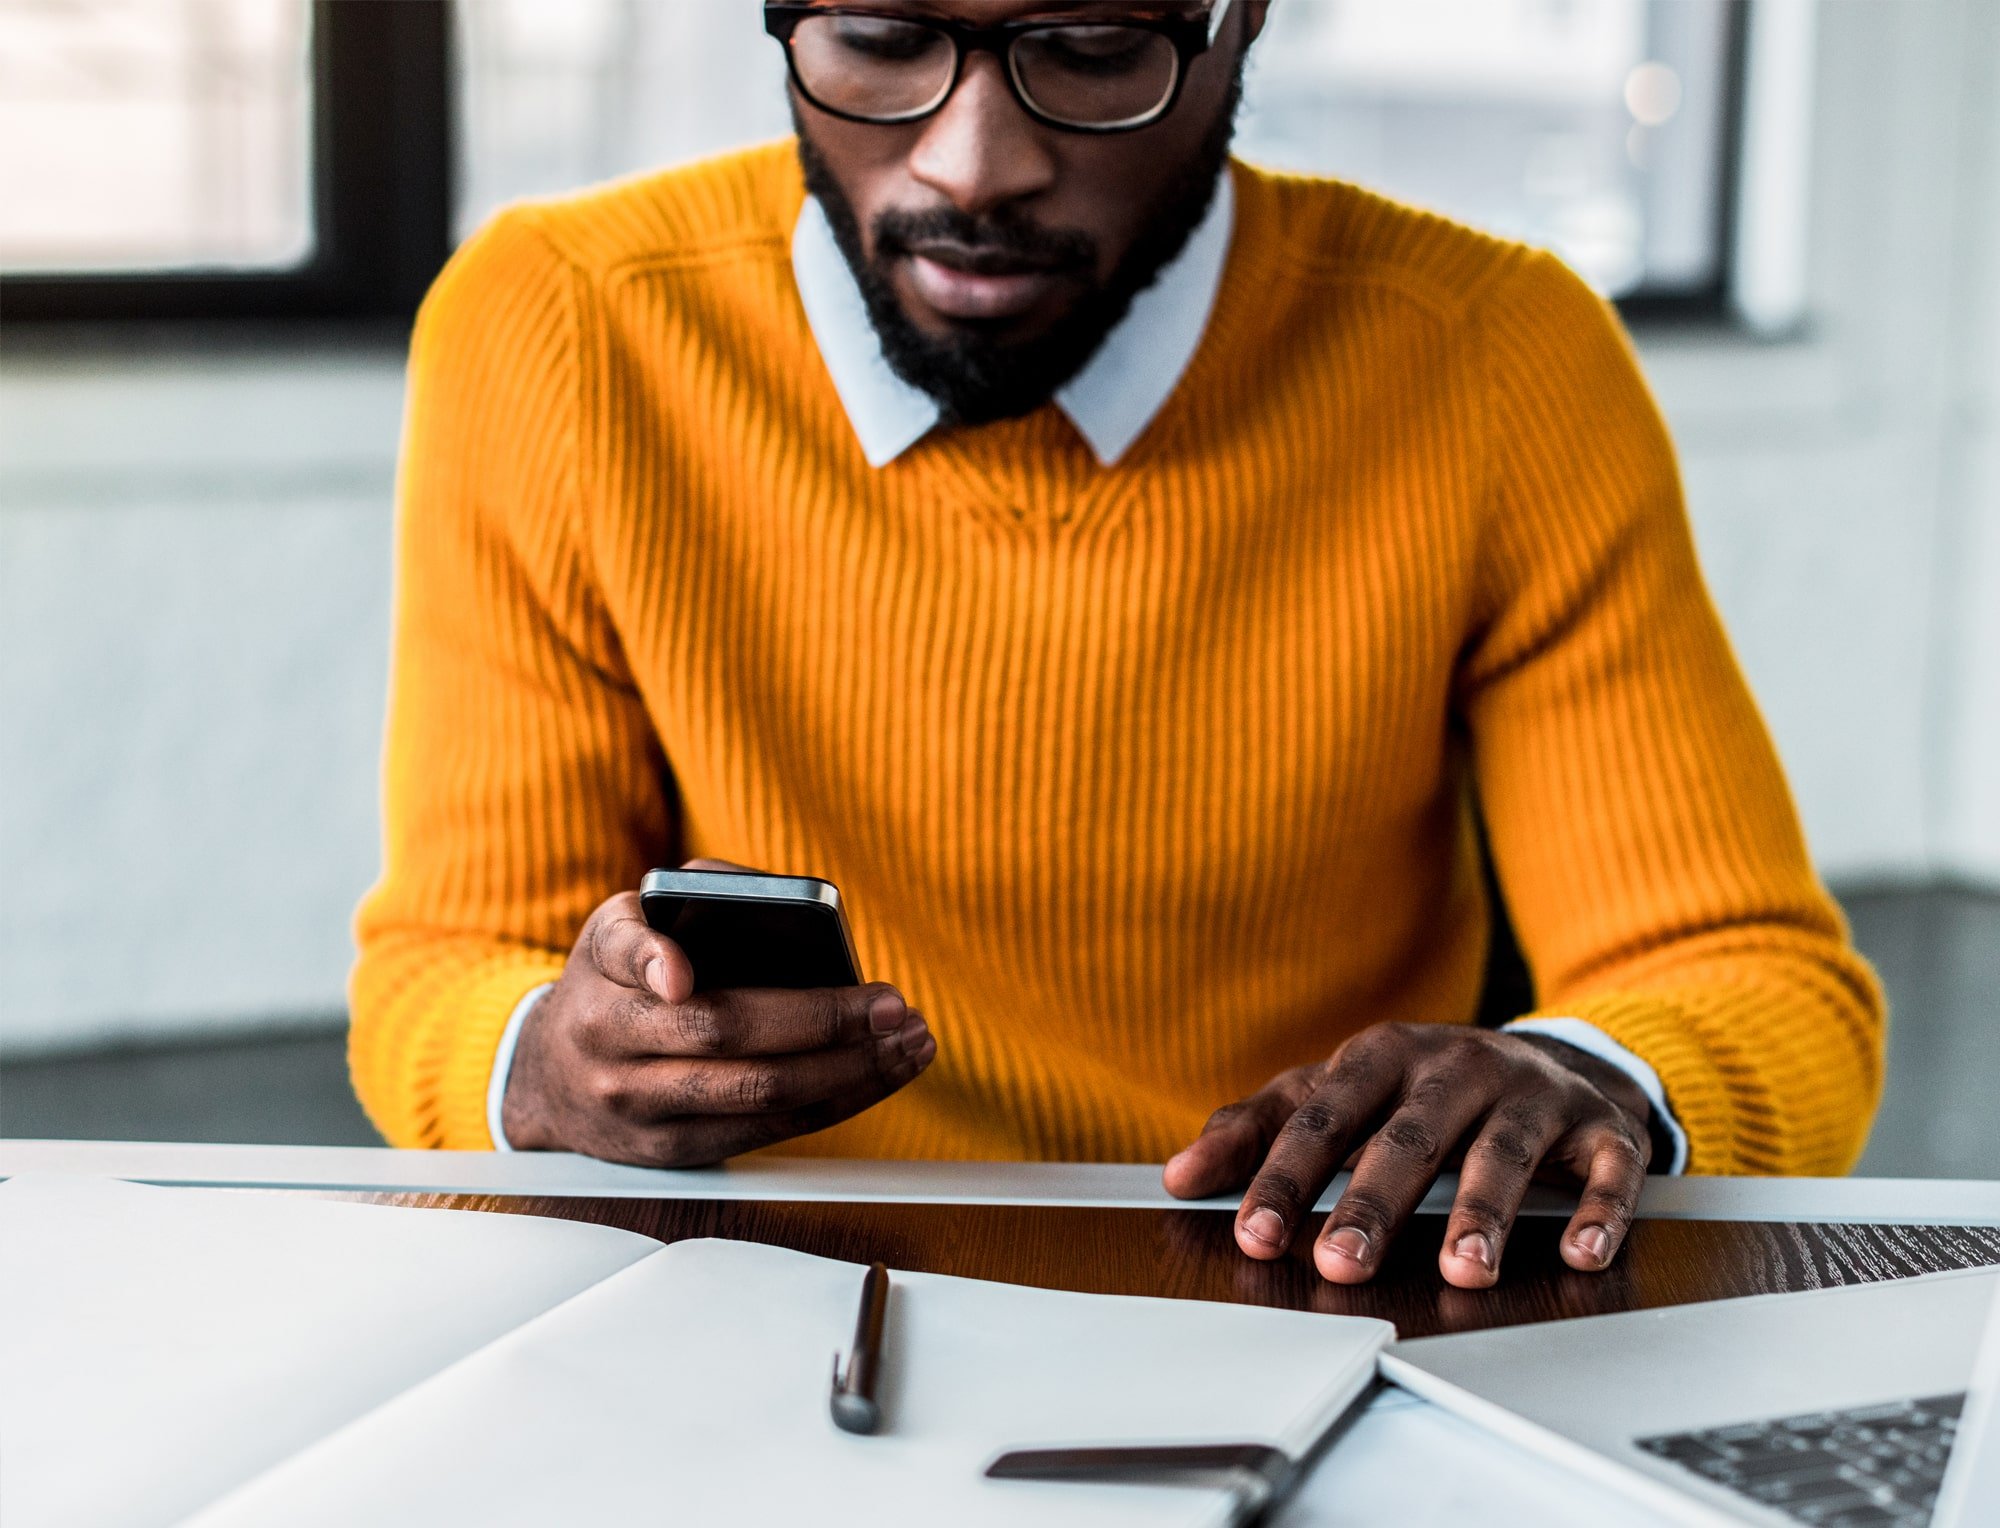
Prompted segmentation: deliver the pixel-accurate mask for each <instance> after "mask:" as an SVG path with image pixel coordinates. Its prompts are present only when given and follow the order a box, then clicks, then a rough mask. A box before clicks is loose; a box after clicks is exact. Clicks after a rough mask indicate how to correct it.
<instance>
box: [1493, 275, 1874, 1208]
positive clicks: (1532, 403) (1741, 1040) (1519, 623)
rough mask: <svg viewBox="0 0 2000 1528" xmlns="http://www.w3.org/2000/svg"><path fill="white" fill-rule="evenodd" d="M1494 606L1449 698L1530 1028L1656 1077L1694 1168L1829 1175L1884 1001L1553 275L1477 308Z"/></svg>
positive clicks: (1675, 490) (1616, 336) (1847, 1134)
mask: <svg viewBox="0 0 2000 1528" xmlns="http://www.w3.org/2000/svg"><path fill="white" fill-rule="evenodd" d="M1480 328H1481V331H1482V336H1481V337H1482V342H1483V346H1484V352H1485V364H1486V375H1487V389H1486V396H1487V400H1488V401H1487V421H1486V424H1487V431H1488V438H1489V441H1490V446H1489V457H1488V488H1487V500H1486V503H1485V505H1484V514H1483V519H1482V522H1481V543H1480V554H1481V565H1480V578H1481V587H1482V596H1481V606H1482V608H1481V611H1480V616H1479V620H1478V623H1477V626H1476V629H1475V631H1474V634H1473V638H1472V641H1471V643H1470V644H1469V646H1468V648H1467V651H1466V654H1465V657H1464V662H1463V664H1462V666H1461V671H1460V677H1461V694H1460V704H1461V707H1462V710H1463V714H1464V718H1465V721H1466V725H1467V728H1468V730H1469V733H1470V735H1471V739H1472V757H1473V765H1474V771H1475V777H1476V780H1477V786H1478V790H1479V794H1480V800H1481V805H1482V808H1483V810H1484V812H1485V814H1486V818H1487V828H1488V833H1489V837H1490V841H1491V844H1492V848H1493V855H1494V864H1495V869H1496V871H1497V873H1498V876H1499V880H1500V883H1501V886H1502V889H1503V891H1504V894H1505V896H1506V898H1507V903H1508V908H1509V911H1510V913H1511V915H1512V917H1513V920H1514V923H1515V927H1516V929H1517V932H1518V933H1519V936H1520V939H1521V944H1522V949H1523V952H1524V953H1525V955H1526V956H1527V959H1528V963H1529V966H1530V968H1531V970H1532V971H1533V974H1534V978H1535V990H1536V1001H1537V1003H1538V1005H1539V1014H1540V1015H1546V1016H1558V1015H1560V1016H1569V1017H1575V1018H1579V1019H1582V1020H1584V1021H1586V1022H1587V1023H1590V1024H1593V1025H1595V1026H1597V1027H1598V1028H1599V1029H1601V1030H1602V1031H1604V1032H1605V1033H1606V1034H1608V1035H1610V1036H1611V1038H1612V1039H1614V1040H1616V1041H1617V1042H1618V1043H1619V1044H1621V1045H1623V1046H1625V1047H1626V1048H1627V1049H1629V1050H1631V1051H1632V1052H1633V1053H1635V1054H1636V1055H1638V1056H1640V1057H1642V1058H1643V1059H1644V1060H1645V1061H1647V1062H1648V1063H1650V1064H1651V1065H1652V1067H1653V1068H1654V1069H1655V1070H1656V1071H1657V1072H1658V1073H1659V1075H1660V1078H1661V1080H1662V1081H1663V1083H1664V1085H1665V1089H1666V1094H1667V1098H1668V1101H1669V1103H1670V1105H1671V1107H1672V1109H1673V1111H1674V1113H1675V1114H1676V1115H1677V1116H1678V1117H1679V1119H1680V1121H1681V1124H1682V1125H1683V1126H1684V1127H1685V1129H1686V1131H1687V1134H1688V1138H1689V1145H1690V1160H1689V1164H1688V1166H1689V1170H1690V1171H1692V1172H1697V1173H1777V1174H1805V1173H1833V1172H1844V1171H1846V1170H1847V1169H1849V1168H1850V1167H1851V1166H1852V1165H1853V1163H1854V1161H1855V1159H1856V1158H1857V1157H1858V1156H1859V1155H1860V1152H1861V1148H1862V1146H1863V1144H1864V1143H1865V1141H1866V1139H1867V1134H1868V1126H1869V1123H1870V1121H1871V1119H1872V1118H1873V1115H1874V1110H1875V1105H1876V1101H1877V1098H1878V1095H1879V1092H1880V1088H1881V1079H1882V1047H1883V1031H1884V1022H1885V1021H1884V1012H1883V1002H1882V996H1881V992H1880V989H1879V987H1878V986H1877V984H1876V981H1875V979H1874V976H1873V974H1872V973H1871V972H1870V970H1869V969H1868V967H1867V965H1866V963H1865V962H1863V961H1862V960H1861V958H1860V957H1859V956H1858V955H1857V954H1856V953H1855V952H1854V950H1853V949H1852V948H1851V947H1850V945H1849V943H1848V940H1847V936H1846V929H1845V925H1844V924H1843V922H1842V919H1841V916H1840V913H1839V910H1838V908H1837V907H1836V906H1835V905H1834V903H1833V902H1832V900H1831V899H1830V898H1829V897H1828V895H1827V893H1826V891H1825V889H1824V888H1823V887H1822V886H1821V885H1820V883H1819V881H1818V880H1817V878H1816V877H1815V875H1814V873H1813V870H1812V866H1811V863H1810V861H1809V860H1808V858H1807V854H1806V847H1805V843H1804V837H1803V834H1802V833H1801V831H1800V827H1799V823H1798V819H1797V814H1796V811H1795V809H1794V807H1793V804H1792V801H1791V797H1790V794H1789V791H1788V790H1787V787H1786V784H1785V780H1784V777H1783V774H1782V773H1781V771H1780V769H1779V765H1778V760H1777V757H1776V753H1775V751H1774V749H1773V747H1772V744H1771V740H1770V738H1769V735H1768V734H1767V732H1766V731H1765V728H1764V725H1763V721H1762V719H1761V717H1760V716H1759V714H1758V711H1757V708H1756V704H1755V702H1754V701H1753V700H1752V698H1751V695H1750V691H1749V688H1748V686H1747V685H1746V683H1745V682H1744V678H1743V675H1742V673H1741V671H1740V670H1739V668H1738V666H1737V663H1736V660H1735V657H1734V654H1733V653H1732V651H1731V649H1730V646H1729V642H1728V639H1727V637H1726V636H1725V635H1724V633H1723V630H1722V626H1721V623H1720V621H1719V620H1718V618H1717V615H1716V612H1715V610H1714V607H1713V605H1712V604H1711V603H1710V600H1709V597H1708V593H1707V591H1706V589H1705V587H1704V586H1703V583H1702V578H1701V574H1700V570H1699V568H1698V566H1697V564H1696V559H1695V552H1694V547H1693V543H1692V538H1691V536H1690V532H1689V527H1688V523H1687V515H1686V510H1685V508H1684V505H1683V502H1682V496H1681V488H1680V482H1679V476H1678V472H1677V469H1676V466H1675V462H1674V456H1673V448H1672V445H1671V443H1670V442H1669V440H1668V438H1667V434H1666V430H1665V426H1664V424H1663V423H1662V421H1661V419H1660V417H1659V414H1658V411H1657V409H1656V408H1655V406H1654V404H1653V401H1652V399H1651V397H1650V395H1649V394H1648V392H1647V389H1646V386H1645V383H1644V381H1643V380H1642V378H1641V376H1640V374H1639V369H1638V365H1637V361H1636V359H1635V357H1634V356H1633V354H1632V352H1631V349H1630V346H1629V345H1628V343H1627V342H1626V339H1625V336H1624V334H1623V331H1622V330H1621V328H1620V327H1619V325H1618V322H1617V319H1616V318H1615V316H1614V315H1613V314H1612V312H1611V310H1610V309H1609V308H1608V306H1607V305H1605V304H1604V303H1603V302H1601V301H1600V300H1599V299H1598V298H1597V297H1596V296H1595V295H1593V294H1592V293H1591V292H1590V291H1589V290H1588V289H1587V288H1586V287H1584V286H1583V284H1582V283H1581V282H1580V281H1578V280H1577V279H1576V278H1575V277H1574V276H1572V275H1571V274H1570V273H1569V272H1568V271H1567V270H1565V269H1564V268H1563V267H1562V266H1561V265H1560V264H1559V263H1558V262H1556V261H1555V260H1553V259H1551V258H1549V257H1547V256H1534V257H1531V258H1528V259H1526V260H1524V261H1523V263H1522V264H1521V265H1520V266H1519V267H1518V268H1516V269H1515V270H1514V271H1513V272H1512V273H1511V274H1510V275H1508V276H1507V277H1505V278H1503V279H1502V280H1501V282H1500V283H1499V284H1498V285H1497V286H1496V288H1495V289H1494V290H1493V291H1492V292H1491V293H1489V295H1488V296H1487V298H1486V299H1485V301H1484V306H1483V310H1482V316H1481V320H1480Z"/></svg>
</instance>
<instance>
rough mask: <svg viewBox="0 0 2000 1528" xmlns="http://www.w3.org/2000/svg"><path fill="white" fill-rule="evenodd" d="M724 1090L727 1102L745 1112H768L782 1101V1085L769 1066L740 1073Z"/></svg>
mask: <svg viewBox="0 0 2000 1528" xmlns="http://www.w3.org/2000/svg"><path fill="white" fill-rule="evenodd" d="M726 1091H727V1094H728V1098H729V1102H730V1103H731V1104H732V1105H734V1106H735V1107H736V1108H737V1109H738V1110H740V1111H741V1112H743V1113H745V1114H768V1113H769V1112H770V1111H771V1110H773V1109H776V1108H778V1107H779V1106H780V1105H782V1104H783V1103H784V1091H785V1090H784V1085H783V1083H782V1082H781V1081H780V1080H779V1078H778V1074H777V1073H776V1072H774V1071H772V1070H771V1069H770V1068H769V1067H762V1066H760V1067H754V1068H752V1069H750V1070H749V1071H746V1072H743V1073H740V1074H739V1075H738V1076H737V1077H736V1078H734V1079H733V1080H732V1081H731V1082H730V1084H729V1087H728V1089H727V1090H726Z"/></svg>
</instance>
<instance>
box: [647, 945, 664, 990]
mask: <svg viewBox="0 0 2000 1528" xmlns="http://www.w3.org/2000/svg"><path fill="white" fill-rule="evenodd" d="M646 985H647V986H648V987H650V988H652V989H653V991H654V992H655V993H657V994H658V995H659V996H660V997H665V996H666V995H667V962H666V958H665V957H664V956H660V955H655V956H654V957H653V958H652V959H651V960H649V961H647V962H646Z"/></svg>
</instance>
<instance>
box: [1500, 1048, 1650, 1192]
mask: <svg viewBox="0 0 2000 1528" xmlns="http://www.w3.org/2000/svg"><path fill="white" fill-rule="evenodd" d="M1500 1033H1501V1034H1503V1035H1506V1034H1528V1035H1547V1036H1548V1037H1549V1038H1550V1039H1551V1040H1560V1041H1562V1043H1563V1044H1565V1045H1573V1046H1575V1047H1576V1048H1577V1049H1578V1050H1580V1051H1585V1052H1587V1053H1588V1054H1590V1055H1593V1056H1595V1057H1596V1058H1597V1059H1598V1060H1599V1061H1604V1062H1608V1063H1609V1064H1610V1065H1612V1066H1615V1067H1617V1068H1618V1070H1619V1071H1621V1072H1623V1073H1624V1074H1625V1075H1626V1076H1627V1077H1630V1078H1631V1079H1632V1081H1633V1083H1634V1084H1635V1085H1636V1086H1637V1087H1638V1089H1639V1091H1640V1092H1641V1093H1644V1094H1645V1095H1646V1102H1647V1103H1648V1104H1650V1105H1652V1109H1653V1117H1654V1118H1655V1119H1657V1120H1658V1121H1659V1122H1660V1126H1661V1128H1662V1129H1664V1130H1665V1131H1666V1133H1667V1139H1668V1140H1670V1141H1672V1142H1673V1145H1674V1151H1673V1156H1672V1158H1671V1159H1670V1160H1669V1161H1668V1163H1667V1172H1668V1174H1669V1175H1670V1176H1672V1177H1676V1178H1677V1177H1679V1176H1680V1175H1681V1174H1682V1173H1684V1172H1686V1171H1687V1160H1688V1138H1687V1132H1686V1131H1685V1130H1683V1129H1681V1122H1680V1121H1679V1120H1677V1119H1675V1118H1674V1111H1673V1110H1671V1109H1669V1108H1668V1107H1667V1090H1666V1089H1665V1088H1663V1087H1661V1086H1660V1074H1659V1073H1658V1072H1656V1071H1654V1070H1653V1069H1652V1067H1651V1066H1649V1065H1647V1063H1646V1062H1644V1061H1642V1060H1640V1059H1639V1058H1638V1057H1637V1056H1635V1055H1633V1054H1632V1053H1631V1052H1630V1051H1628V1050H1627V1049H1625V1047H1624V1046H1622V1045H1620V1044H1619V1043H1618V1042H1617V1041H1616V1040H1614V1039H1612V1038H1611V1036H1609V1035H1607V1034H1606V1033H1605V1032H1604V1031H1603V1030H1601V1029H1599V1028H1598V1027H1597V1026H1596V1025H1595V1024H1589V1023H1586V1022H1585V1021H1584V1020H1582V1019H1516V1020H1515V1021H1514V1022H1513V1023H1511V1024H1502V1025H1501V1026H1500Z"/></svg>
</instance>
